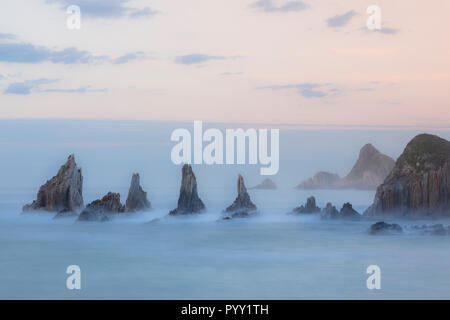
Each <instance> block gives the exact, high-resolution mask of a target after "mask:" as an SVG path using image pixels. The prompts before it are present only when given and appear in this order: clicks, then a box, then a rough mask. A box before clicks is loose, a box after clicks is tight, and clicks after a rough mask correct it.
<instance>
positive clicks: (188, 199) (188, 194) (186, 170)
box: [169, 164, 205, 215]
mask: <svg viewBox="0 0 450 320" xmlns="http://www.w3.org/2000/svg"><path fill="white" fill-rule="evenodd" d="M181 174H182V178H181V188H180V197H179V198H178V207H177V208H176V209H174V210H172V211H171V212H170V213H169V214H170V215H178V214H192V213H199V212H202V211H203V210H205V205H204V204H203V201H202V200H201V199H200V198H199V196H198V193H197V179H196V178H195V175H194V172H193V171H192V166H191V165H190V164H185V165H184V166H183V168H182V169H181Z"/></svg>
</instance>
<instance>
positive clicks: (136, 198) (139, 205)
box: [125, 173, 152, 212]
mask: <svg viewBox="0 0 450 320" xmlns="http://www.w3.org/2000/svg"><path fill="white" fill-rule="evenodd" d="M151 207H152V206H151V204H150V201H148V199H147V192H145V191H144V190H143V189H142V187H141V182H140V177H139V173H134V174H133V176H132V178H131V184H130V189H129V191H128V198H127V201H126V202H125V211H127V212H130V211H131V212H133V211H148V210H150V209H151Z"/></svg>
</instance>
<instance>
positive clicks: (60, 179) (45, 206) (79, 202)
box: [23, 154, 83, 213]
mask: <svg viewBox="0 0 450 320" xmlns="http://www.w3.org/2000/svg"><path fill="white" fill-rule="evenodd" d="M82 207H83V176H82V174H81V169H80V168H78V167H77V164H76V163H75V156H74V155H73V154H72V155H70V156H69V158H68V159H67V162H66V163H65V164H64V165H63V166H62V167H61V168H60V169H59V171H58V173H57V174H56V176H54V177H53V178H51V179H50V180H48V181H47V182H46V183H45V184H44V185H43V186H41V187H40V189H39V192H38V194H37V198H36V200H34V201H33V203H32V204H29V205H25V206H24V207H23V211H24V212H27V211H32V210H44V211H49V212H60V211H61V212H66V213H68V212H73V211H76V210H78V209H81V208H82Z"/></svg>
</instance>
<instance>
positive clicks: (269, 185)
mask: <svg viewBox="0 0 450 320" xmlns="http://www.w3.org/2000/svg"><path fill="white" fill-rule="evenodd" d="M276 188H277V185H276V184H275V182H273V181H272V180H270V179H269V178H266V179H264V180H263V181H262V182H261V183H260V184H258V185H256V186H254V187H253V188H250V189H263V190H275V189H276Z"/></svg>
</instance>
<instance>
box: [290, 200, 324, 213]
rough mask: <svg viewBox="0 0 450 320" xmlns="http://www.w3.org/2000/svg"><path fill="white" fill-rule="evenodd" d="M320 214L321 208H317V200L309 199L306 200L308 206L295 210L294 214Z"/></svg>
mask: <svg viewBox="0 0 450 320" xmlns="http://www.w3.org/2000/svg"><path fill="white" fill-rule="evenodd" d="M318 212H320V208H319V207H318V206H316V198H314V197H313V196H312V197H309V198H308V199H307V200H306V205H301V206H300V207H297V208H295V209H294V210H293V213H297V214H304V213H306V214H311V213H318Z"/></svg>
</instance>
